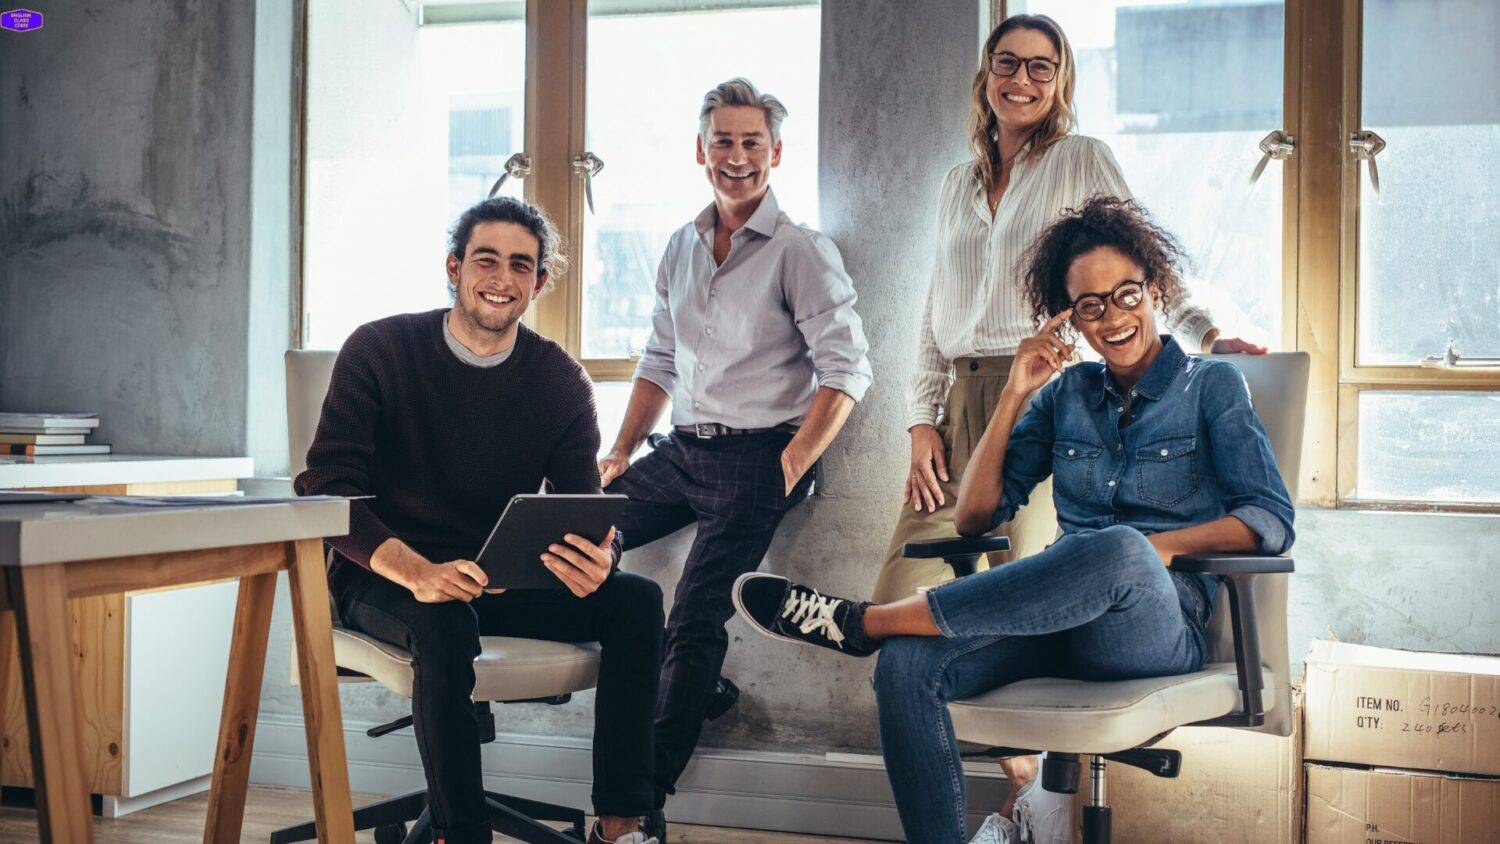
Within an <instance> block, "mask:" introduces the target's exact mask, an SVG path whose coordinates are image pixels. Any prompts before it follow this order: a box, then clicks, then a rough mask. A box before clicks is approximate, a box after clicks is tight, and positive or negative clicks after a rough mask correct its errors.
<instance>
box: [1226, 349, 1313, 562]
mask: <svg viewBox="0 0 1500 844" xmlns="http://www.w3.org/2000/svg"><path fill="white" fill-rule="evenodd" d="M1204 377H1205V378H1206V379H1209V381H1208V383H1207V384H1205V389H1204V399H1205V400H1204V413H1205V414H1207V422H1208V437H1209V447H1210V452H1209V453H1210V455H1211V457H1212V459H1213V463H1214V474H1215V477H1216V478H1217V479H1218V482H1219V488H1220V490H1221V491H1222V497H1223V504H1224V511H1225V512H1226V513H1227V514H1228V515H1231V516H1234V517H1235V518H1237V519H1239V520H1240V521H1242V522H1244V523H1245V526H1246V527H1248V528H1250V530H1251V531H1253V532H1254V533H1255V535H1256V536H1257V537H1258V538H1259V547H1258V548H1257V549H1256V550H1258V551H1259V552H1260V553H1262V554H1271V555H1275V554H1282V553H1285V552H1286V550H1287V549H1288V548H1291V547H1292V541H1293V540H1294V539H1295V532H1294V531H1293V529H1292V522H1293V520H1294V518H1295V516H1296V510H1295V508H1294V507H1293V505H1292V500H1291V496H1290V495H1289V494H1288V493H1287V490H1286V484H1285V483H1284V482H1283V481H1282V479H1281V470H1280V469H1278V468H1277V467H1276V457H1275V455H1274V454H1272V452H1271V440H1270V438H1269V437H1267V436H1266V431H1265V428H1264V427H1262V426H1261V424H1260V418H1259V417H1257V416H1256V415H1255V410H1254V408H1253V407H1252V406H1251V400H1250V388H1249V387H1248V386H1247V385H1246V383H1245V376H1244V375H1243V374H1242V373H1241V372H1240V371H1239V370H1238V369H1236V368H1235V367H1234V366H1233V365H1231V364H1227V363H1220V364H1219V365H1217V366H1212V367H1210V368H1209V370H1208V371H1207V372H1206V373H1204Z"/></svg>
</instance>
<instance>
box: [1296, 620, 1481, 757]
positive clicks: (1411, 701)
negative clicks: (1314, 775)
mask: <svg viewBox="0 0 1500 844" xmlns="http://www.w3.org/2000/svg"><path fill="white" fill-rule="evenodd" d="M1304 683H1305V688H1306V703H1305V706H1306V708H1305V710H1304V718H1305V722H1306V723H1305V724H1304V725H1303V727H1304V731H1305V733H1306V736H1307V737H1306V744H1305V747H1304V750H1303V755H1304V756H1305V757H1306V758H1307V760H1308V761H1317V762H1353V763H1358V764H1364V765H1383V766H1390V767H1393V768H1424V769H1428V770H1433V771H1448V772H1453V773H1463V774H1492V775H1500V657H1493V656H1471V655H1467V654H1437V653H1417V652H1414V651H1396V650H1387V649H1385V648H1372V647H1366V646H1364V645H1349V644H1344V643H1342V642H1324V641H1314V642H1313V643H1312V647H1311V648H1309V649H1308V653H1307V665H1306V674H1305V681H1304Z"/></svg>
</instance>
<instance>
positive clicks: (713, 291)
mask: <svg viewBox="0 0 1500 844" xmlns="http://www.w3.org/2000/svg"><path fill="white" fill-rule="evenodd" d="M708 295H710V296H717V295H719V291H717V290H714V289H712V288H710V289H709V291H708Z"/></svg>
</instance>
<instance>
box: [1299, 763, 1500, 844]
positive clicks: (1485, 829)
mask: <svg viewBox="0 0 1500 844" xmlns="http://www.w3.org/2000/svg"><path fill="white" fill-rule="evenodd" d="M1486 841H1488V842H1494V841H1500V779H1489V778H1475V777H1463V776H1456V775H1451V774H1435V773H1429V772H1425V771H1398V770H1394V769H1391V768H1373V769H1368V770H1367V769H1363V768H1339V767H1334V766H1328V765H1318V764H1315V763H1312V762H1309V763H1307V842H1308V844H1481V842H1486Z"/></svg>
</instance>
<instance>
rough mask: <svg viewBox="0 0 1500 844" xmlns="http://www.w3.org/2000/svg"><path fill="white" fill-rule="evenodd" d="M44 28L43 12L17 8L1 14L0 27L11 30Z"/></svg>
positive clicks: (22, 30)
mask: <svg viewBox="0 0 1500 844" xmlns="http://www.w3.org/2000/svg"><path fill="white" fill-rule="evenodd" d="M41 28H42V13H41V12H33V11H31V10H30V9H16V10H14V11H10V12H6V13H4V14H0V29H8V30H10V31H11V32H30V31H32V30H33V29H41Z"/></svg>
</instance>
